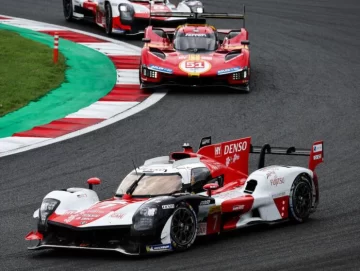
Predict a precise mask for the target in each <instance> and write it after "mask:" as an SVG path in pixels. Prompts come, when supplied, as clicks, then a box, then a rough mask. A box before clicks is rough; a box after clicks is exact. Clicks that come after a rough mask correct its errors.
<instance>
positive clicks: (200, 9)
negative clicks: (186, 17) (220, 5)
mask: <svg viewBox="0 0 360 271" xmlns="http://www.w3.org/2000/svg"><path fill="white" fill-rule="evenodd" d="M191 11H192V12H195V13H203V12H204V9H203V7H199V6H193V7H191Z"/></svg>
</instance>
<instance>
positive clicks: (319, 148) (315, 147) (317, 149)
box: [313, 144, 322, 152]
mask: <svg viewBox="0 0 360 271" xmlns="http://www.w3.org/2000/svg"><path fill="white" fill-rule="evenodd" d="M321 151H322V144H316V145H314V147H313V152H321Z"/></svg>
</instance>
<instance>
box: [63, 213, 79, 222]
mask: <svg viewBox="0 0 360 271" xmlns="http://www.w3.org/2000/svg"><path fill="white" fill-rule="evenodd" d="M75 217H76V216H75V215H71V216H69V217H68V218H67V219H64V222H65V223H70V222H71V221H73V220H74V219H75Z"/></svg>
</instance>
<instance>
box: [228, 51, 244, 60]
mask: <svg viewBox="0 0 360 271" xmlns="http://www.w3.org/2000/svg"><path fill="white" fill-rule="evenodd" d="M240 54H241V50H236V51H235V50H234V51H231V52H230V53H228V54H227V55H226V56H225V60H226V61H229V60H231V59H233V58H234V57H237V56H239V55H240Z"/></svg>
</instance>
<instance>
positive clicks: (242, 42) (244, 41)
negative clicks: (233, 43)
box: [241, 40, 250, 45]
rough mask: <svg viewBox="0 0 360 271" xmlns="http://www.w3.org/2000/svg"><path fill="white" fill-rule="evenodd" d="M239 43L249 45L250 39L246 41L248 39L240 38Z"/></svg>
mask: <svg viewBox="0 0 360 271" xmlns="http://www.w3.org/2000/svg"><path fill="white" fill-rule="evenodd" d="M241 44H242V45H250V41H248V40H242V41H241Z"/></svg>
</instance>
